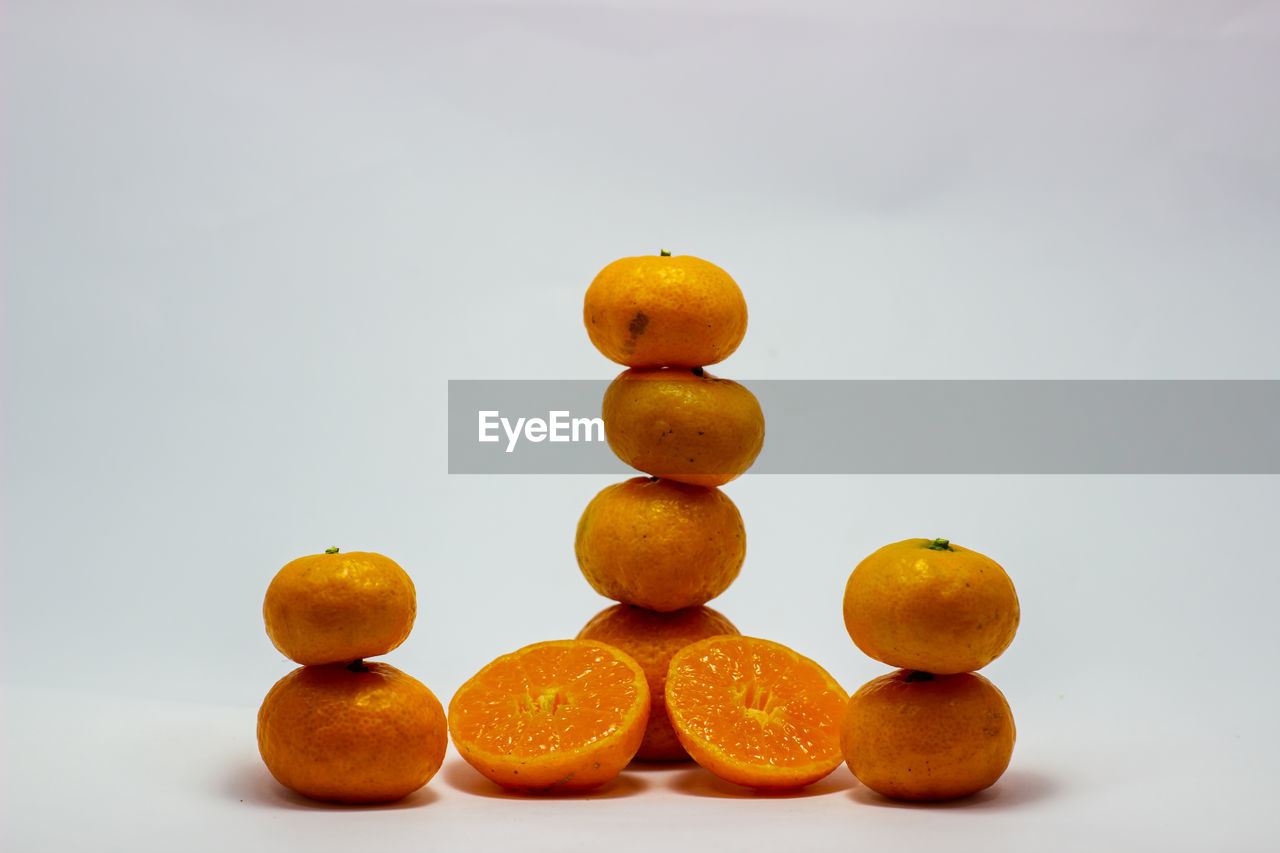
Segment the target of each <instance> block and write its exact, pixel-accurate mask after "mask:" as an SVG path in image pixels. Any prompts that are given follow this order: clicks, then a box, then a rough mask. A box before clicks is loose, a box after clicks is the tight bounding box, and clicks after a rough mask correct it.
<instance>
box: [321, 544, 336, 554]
mask: <svg viewBox="0 0 1280 853" xmlns="http://www.w3.org/2000/svg"><path fill="white" fill-rule="evenodd" d="M324 552H325V553H326V554H336V553H338V546H337V545H334V546H332V547H330V548H325V549H324Z"/></svg>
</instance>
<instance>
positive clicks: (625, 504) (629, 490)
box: [573, 477, 747, 612]
mask: <svg viewBox="0 0 1280 853" xmlns="http://www.w3.org/2000/svg"><path fill="white" fill-rule="evenodd" d="M573 549H574V553H575V554H576V555H577V558H578V567H579V568H580V569H582V574H583V576H584V577H586V579H587V582H588V583H590V584H591V586H592V588H593V589H595V591H596V592H598V593H600V594H601V595H603V596H604V597H606V598H612V599H613V600H614V601H621V602H622V603H623V604H634V605H636V606H637V607H645V608H648V609H649V610H660V611H664V612H665V611H671V610H680V609H682V608H685V607H695V606H697V605H699V604H704V603H706V602H708V601H710V600H711V599H713V598H715V597H716V596H717V595H719V594H720V593H722V592H724V591H725V590H726V589H728V587H729V584H731V583H733V580H734V578H736V577H737V576H738V571H739V570H740V569H741V568H742V561H743V559H744V558H745V557H746V549H747V533H746V530H745V529H744V527H743V525H742V516H741V515H740V514H739V513H738V508H737V507H736V506H734V503H733V501H731V500H729V496H728V495H726V494H725V493H724V492H722V491H720V490H719V489H714V488H703V487H701V486H690V485H688V484H686V483H677V482H674V481H672V480H656V479H653V478H650V477H635V478H633V479H631V480H627V481H626V482H623V483H615V484H614V485H612V486H606V487H605V488H604V489H603V490H602V491H601V492H600V493H599V494H597V495H596V496H595V497H594V498H592V500H591V502H590V503H589V504H587V508H586V509H585V510H584V511H583V513H582V518H581V519H580V520H579V521H578V532H577V535H576V536H575V537H574V545H573Z"/></svg>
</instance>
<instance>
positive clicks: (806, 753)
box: [667, 636, 849, 790]
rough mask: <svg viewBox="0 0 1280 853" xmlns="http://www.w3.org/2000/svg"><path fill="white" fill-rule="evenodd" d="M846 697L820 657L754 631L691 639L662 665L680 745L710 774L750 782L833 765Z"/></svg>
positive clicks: (786, 780)
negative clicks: (748, 634) (668, 664)
mask: <svg viewBox="0 0 1280 853" xmlns="http://www.w3.org/2000/svg"><path fill="white" fill-rule="evenodd" d="M848 701H849V694H848V693H845V691H844V689H843V688H842V687H841V686H840V685H839V684H837V683H836V680H835V679H834V678H832V677H831V675H830V674H828V673H827V671H826V670H825V669H823V668H822V667H820V666H819V665H818V664H816V663H814V662H813V661H811V660H810V659H809V658H807V657H804V656H803V655H800V654H797V653H796V652H794V651H792V650H791V649H789V648H787V647H786V646H783V645H780V644H779V643H773V642H770V641H768V640H760V639H756V638H754V637H734V636H720V637H708V638H707V639H705V640H699V641H698V642H696V643H691V644H690V645H687V646H685V647H684V648H683V649H681V650H680V651H678V652H676V653H675V655H674V656H673V657H672V658H671V667H670V669H669V670H668V672H667V713H668V715H670V717H671V725H672V726H673V727H674V728H675V730H676V735H677V736H678V737H679V738H680V744H681V745H682V746H683V747H684V748H685V749H686V750H688V752H689V755H691V756H693V760H694V761H696V762H698V763H699V764H701V765H702V766H703V767H705V768H706V769H708V770H710V771H711V772H712V773H714V774H716V775H717V776H719V777H720V778H722V779H727V780H728V781H730V782H734V783H737V784H739V785H745V786H747V787H750V788H763V789H779V790H781V789H788V788H800V787H803V786H805V785H809V784H811V783H813V782H817V781H818V780H819V779H821V778H822V777H824V776H826V775H827V774H828V773H830V772H831V771H832V770H834V769H835V768H836V767H838V766H839V765H840V762H841V761H842V760H844V759H843V756H842V754H841V752H840V719H841V717H842V716H843V714H844V709H845V705H846V704H847V703H848Z"/></svg>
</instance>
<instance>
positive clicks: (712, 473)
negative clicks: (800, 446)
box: [601, 368, 764, 486]
mask: <svg viewBox="0 0 1280 853" xmlns="http://www.w3.org/2000/svg"><path fill="white" fill-rule="evenodd" d="M601 417H602V420H603V421H604V435H605V440H607V441H608V442H609V447H610V448H612V449H613V452H614V453H615V454H617V456H618V458H619V459H621V460H622V461H623V462H625V463H627V464H628V465H630V466H631V467H632V468H636V469H639V470H640V471H643V472H644V473H646V474H650V475H652V476H654V477H661V478H663V479H667V480H678V481H679V482H682V483H690V484H692V485H695V486H723V485H724V484H725V483H728V482H729V481H731V480H733V479H735V478H736V477H738V476H739V475H741V474H742V473H743V472H744V471H746V470H747V469H748V468H750V467H751V464H752V463H753V462H755V460H756V457H757V456H758V455H759V454H760V450H761V448H762V447H763V446H764V414H763V413H762V412H761V411H760V403H759V401H757V400H756V398H755V395H754V394H752V393H751V392H750V391H748V390H747V389H746V388H745V387H743V386H742V385H739V384H738V383H737V382H734V381H732V380H729V379H720V378H719V377H716V376H712V375H711V374H710V373H707V372H705V371H703V370H702V369H701V368H693V369H689V370H686V369H683V368H658V369H638V368H632V369H631V370H625V371H623V372H622V373H621V374H619V375H618V376H617V377H616V378H615V379H614V380H613V382H611V383H610V384H609V387H608V389H607V390H606V391H605V395H604V403H603V405H602V408H601Z"/></svg>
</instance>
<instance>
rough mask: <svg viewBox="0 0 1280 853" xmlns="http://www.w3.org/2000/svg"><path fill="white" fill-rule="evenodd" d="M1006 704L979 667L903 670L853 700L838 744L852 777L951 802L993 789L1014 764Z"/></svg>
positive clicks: (913, 796) (881, 789) (909, 795)
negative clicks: (971, 670) (945, 670)
mask: <svg viewBox="0 0 1280 853" xmlns="http://www.w3.org/2000/svg"><path fill="white" fill-rule="evenodd" d="M1015 738H1016V732H1015V730H1014V725H1013V713H1012V712H1011V711H1010V710H1009V703H1008V702H1007V701H1005V698H1004V694H1002V693H1001V692H1000V691H999V690H998V689H997V688H996V686H995V685H994V684H992V683H991V682H990V681H988V680H987V679H985V678H983V677H982V676H981V675H978V674H977V673H957V674H955V675H932V674H930V673H924V672H917V671H911V670H905V669H902V670H898V671H897V672H890V673H886V674H885V675H882V676H880V677H879V678H873V679H872V680H871V681H868V682H867V683H866V684H864V685H863V686H862V687H861V688H859V689H858V690H857V692H855V693H854V694H853V696H852V697H850V699H849V705H848V708H847V709H846V711H845V715H844V719H843V721H842V722H841V725H840V746H841V749H842V750H843V752H844V756H845V761H846V762H847V763H848V765H849V769H850V770H851V771H853V775H854V776H856V777H858V780H859V781H860V782H862V784H864V785H866V786H867V787H868V788H870V789H871V790H873V791H876V792H878V793H880V794H883V795H884V796H886V797H892V798H894V799H899V800H949V799H954V798H956V797H964V796H968V795H969V794H974V793H977V792H978V791H981V790H982V789H984V788H987V787H990V786H991V785H992V784H994V783H995V781H996V780H997V779H999V778H1000V776H1001V775H1002V774H1003V773H1004V771H1005V768H1007V767H1008V766H1009V759H1010V757H1011V756H1012V755H1013V743H1014V740H1015Z"/></svg>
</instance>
